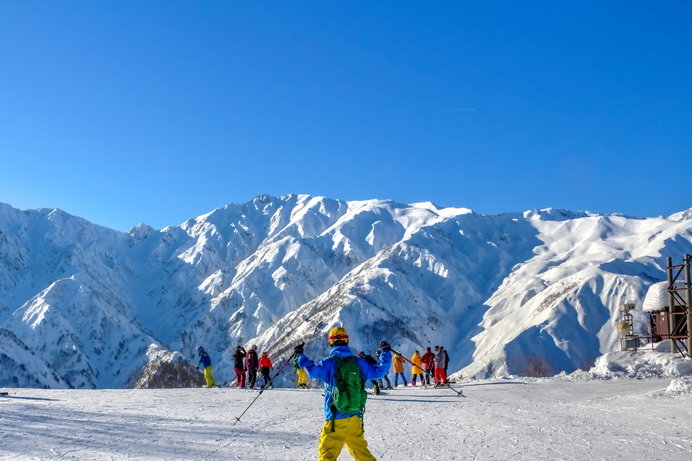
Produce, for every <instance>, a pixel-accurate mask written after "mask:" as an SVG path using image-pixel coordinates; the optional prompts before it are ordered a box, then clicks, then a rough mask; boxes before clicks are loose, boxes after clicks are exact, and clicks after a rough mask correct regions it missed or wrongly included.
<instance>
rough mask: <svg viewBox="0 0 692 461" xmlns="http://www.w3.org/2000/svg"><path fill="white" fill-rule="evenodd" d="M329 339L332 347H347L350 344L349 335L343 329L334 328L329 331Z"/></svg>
mask: <svg viewBox="0 0 692 461" xmlns="http://www.w3.org/2000/svg"><path fill="white" fill-rule="evenodd" d="M328 339H329V344H330V345H331V346H345V345H346V344H348V333H346V330H344V329H343V328H341V327H334V328H332V329H331V330H330V331H329V338H328Z"/></svg>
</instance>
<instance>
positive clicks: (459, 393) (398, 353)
mask: <svg viewBox="0 0 692 461" xmlns="http://www.w3.org/2000/svg"><path fill="white" fill-rule="evenodd" d="M392 352H393V353H395V354H396V355H398V356H399V357H401V358H402V359H404V360H405V361H407V362H408V363H410V364H411V365H413V366H414V367H416V368H420V369H421V370H422V368H421V367H419V366H418V365H416V364H415V363H413V362H411V361H410V360H409V359H407V358H406V357H405V356H404V354H402V353H401V352H399V351H395V350H394V349H392ZM447 388H449V389H451V390H453V391H454V392H456V393H457V396H459V395H460V396H462V397H466V396H465V395H464V392H463V391H458V390H456V389H454V388H453V387H452V386H450V385H449V383H447Z"/></svg>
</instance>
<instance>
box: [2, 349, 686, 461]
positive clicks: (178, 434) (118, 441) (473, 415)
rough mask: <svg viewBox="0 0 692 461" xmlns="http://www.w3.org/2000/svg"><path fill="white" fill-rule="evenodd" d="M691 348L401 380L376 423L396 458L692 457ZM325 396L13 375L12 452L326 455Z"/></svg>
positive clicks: (149, 458)
mask: <svg viewBox="0 0 692 461" xmlns="http://www.w3.org/2000/svg"><path fill="white" fill-rule="evenodd" d="M691 362H692V361H690V360H687V359H680V358H675V356H674V355H672V354H662V353H657V352H642V353H637V354H635V353H613V354H608V355H607V356H606V357H604V358H602V359H599V363H598V364H597V365H596V367H594V369H593V370H592V372H590V373H589V372H583V371H579V372H576V373H574V374H572V375H564V374H563V375H560V376H557V377H553V378H542V379H536V378H518V377H514V378H505V379H495V380H472V381H468V382H464V383H462V384H456V385H455V387H456V388H457V389H463V392H464V394H465V395H466V397H458V396H457V395H456V393H454V392H452V391H451V390H450V389H444V388H439V389H435V388H427V389H424V388H421V387H415V388H414V387H406V388H403V387H400V388H397V389H394V390H391V391H387V392H385V393H382V394H380V395H373V394H370V395H369V396H368V402H367V410H366V413H365V416H364V424H365V437H366V439H367V440H368V442H369V448H370V450H371V451H372V453H373V454H374V455H375V457H376V458H377V459H380V460H383V461H387V460H398V459H416V460H437V459H450V460H451V459H458V460H463V459H477V460H508V459H515V460H555V459H560V460H574V461H581V460H584V459H604V460H605V459H607V460H611V459H612V460H615V459H621V460H627V459H637V460H639V459H646V460H652V461H656V460H661V461H663V460H668V459H689V458H690V457H691V456H692V440H691V439H690V433H692V377H690V376H682V377H677V378H674V379H670V378H668V379H665V376H668V375H670V374H671V373H672V374H675V373H679V372H684V371H685V368H689V367H690V363H691ZM291 374H292V373H291ZM628 374H635V375H638V376H646V378H643V379H633V378H631V377H627V375H628ZM293 379H295V378H294V377H293ZM255 399H256V400H255ZM322 400H323V397H322V395H321V392H320V389H319V388H311V389H308V390H299V389H295V388H294V389H287V388H281V389H273V390H268V391H265V392H263V393H262V394H261V395H260V396H259V397H258V395H257V391H249V390H239V389H235V388H214V389H199V388H198V389H168V390H142V389H135V390H132V389H130V390H96V391H85V390H38V389H13V390H10V394H9V395H8V396H6V397H0V406H1V407H2V408H1V409H2V411H0V446H2V451H1V452H0V459H2V460H22V461H23V460H27V459H42V460H46V461H50V460H64V459H75V460H76V459H79V460H82V461H89V460H102V459H109V460H113V461H119V460H128V461H133V460H142V461H143V460H146V461H156V460H191V459H199V460H207V461H214V460H229V459H231V460H232V459H236V460H243V461H260V460H262V461H264V460H310V459H316V458H317V444H318V438H319V433H320V429H321V427H322V425H323V424H324V414H323V410H322ZM253 401H254V403H253ZM246 409H247V412H246V413H245V414H244V415H243V416H242V418H241V419H240V422H239V423H237V424H235V425H234V424H233V422H235V421H236V417H238V416H240V415H241V414H242V413H243V411H245V410H246ZM15 428H21V429H20V430H19V431H17V430H16V429H15ZM340 459H352V458H351V457H350V456H349V455H348V453H347V451H346V449H344V451H343V452H342V456H341V457H340Z"/></svg>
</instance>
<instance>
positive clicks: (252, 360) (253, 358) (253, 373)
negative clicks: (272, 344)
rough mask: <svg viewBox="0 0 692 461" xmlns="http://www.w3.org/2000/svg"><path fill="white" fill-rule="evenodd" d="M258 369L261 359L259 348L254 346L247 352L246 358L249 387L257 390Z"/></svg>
mask: <svg viewBox="0 0 692 461" xmlns="http://www.w3.org/2000/svg"><path fill="white" fill-rule="evenodd" d="M258 367H259V357H258V356H257V346H252V348H251V349H250V350H249V351H247V356H246V357H245V368H246V369H247V379H248V387H249V388H250V389H254V388H255V383H256V382H257V368H258Z"/></svg>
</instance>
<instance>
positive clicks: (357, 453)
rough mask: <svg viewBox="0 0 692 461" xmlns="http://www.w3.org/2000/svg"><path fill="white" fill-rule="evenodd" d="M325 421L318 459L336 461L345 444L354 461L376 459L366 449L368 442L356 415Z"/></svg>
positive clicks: (371, 460)
mask: <svg viewBox="0 0 692 461" xmlns="http://www.w3.org/2000/svg"><path fill="white" fill-rule="evenodd" d="M333 422H334V432H332V421H327V422H325V423H324V426H323V427H322V435H320V446H319V449H318V450H319V461H336V459H337V458H338V457H339V453H341V449H342V448H343V447H344V444H346V447H347V448H348V452H349V453H351V456H353V459H355V460H356V461H377V460H376V459H375V457H374V456H373V455H372V453H370V450H368V442H366V441H365V437H364V435H363V421H362V420H361V419H360V418H359V417H358V416H351V417H350V418H345V419H337V420H335V421H333Z"/></svg>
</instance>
